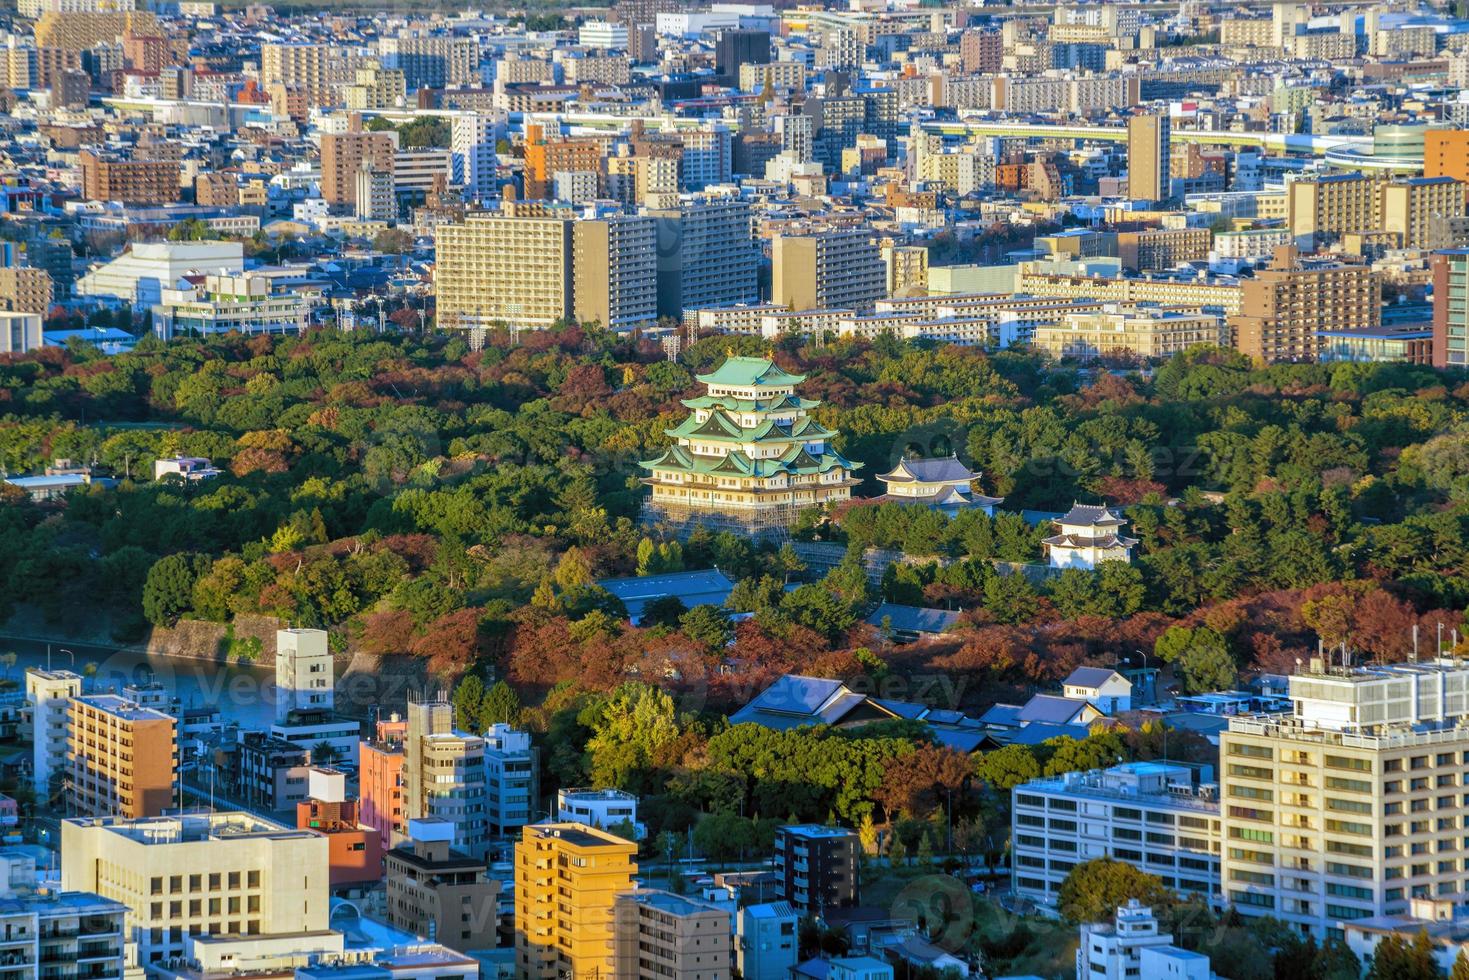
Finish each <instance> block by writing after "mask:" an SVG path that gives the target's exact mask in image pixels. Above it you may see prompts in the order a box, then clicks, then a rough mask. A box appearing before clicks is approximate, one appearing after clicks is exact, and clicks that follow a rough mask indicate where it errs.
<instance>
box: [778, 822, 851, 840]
mask: <svg viewBox="0 0 1469 980" xmlns="http://www.w3.org/2000/svg"><path fill="white" fill-rule="evenodd" d="M780 832H781V833H784V834H787V835H790V836H792V837H810V838H818V837H824V838H832V839H835V838H841V837H852V836H854V832H853V831H851V830H848V829H847V828H846V827H829V826H826V825H825V824H819V823H793V824H787V825H786V826H784V827H781V828H780Z"/></svg>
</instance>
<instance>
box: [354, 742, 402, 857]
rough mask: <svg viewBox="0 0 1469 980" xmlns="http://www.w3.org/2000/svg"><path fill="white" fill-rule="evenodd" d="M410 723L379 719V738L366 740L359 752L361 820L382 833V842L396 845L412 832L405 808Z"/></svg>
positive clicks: (359, 807)
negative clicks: (405, 740)
mask: <svg viewBox="0 0 1469 980" xmlns="http://www.w3.org/2000/svg"><path fill="white" fill-rule="evenodd" d="M407 730H408V723H407V722H406V721H402V722H400V721H398V720H397V718H394V719H393V720H392V721H386V722H383V721H380V722H378V730H377V738H376V739H374V740H373V741H371V742H369V741H366V740H363V742H362V743H361V746H360V747H359V749H358V752H357V763H358V766H359V773H358V780H359V781H358V798H357V819H358V820H359V821H360V822H361V823H362V824H363V826H366V827H371V828H372V829H373V830H376V831H377V833H378V838H379V841H381V842H386V846H388V847H396V846H397V845H398V844H399V842H401V841H402V840H403V839H404V838H405V837H406V836H407V833H408V818H407V815H406V814H405V813H404V811H403V781H404V775H403V762H404V754H403V737H404V736H405V735H406V734H407Z"/></svg>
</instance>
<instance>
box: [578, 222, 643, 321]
mask: <svg viewBox="0 0 1469 980" xmlns="http://www.w3.org/2000/svg"><path fill="white" fill-rule="evenodd" d="M657 228H658V226H657V221H656V219H654V218H652V217H648V216H644V215H628V214H608V215H603V216H601V217H597V218H587V219H583V220H581V221H578V222H576V224H575V225H574V226H573V228H572V287H573V288H572V296H573V299H574V303H573V307H572V309H573V312H574V314H575V316H576V318H577V319H578V320H579V321H581V322H583V323H589V322H596V323H600V324H601V325H602V326H604V327H606V328H608V329H612V330H630V329H632V328H634V327H642V326H648V325H650V324H652V323H654V322H655V321H656V320H657V319H658V255H657V250H658V249H657V246H658V231H657Z"/></svg>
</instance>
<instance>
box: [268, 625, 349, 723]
mask: <svg viewBox="0 0 1469 980" xmlns="http://www.w3.org/2000/svg"><path fill="white" fill-rule="evenodd" d="M334 676H335V671H334V668H333V664H332V652H331V649H330V648H329V647H328V645H327V634H326V630H317V629H283V630H276V632H275V720H276V722H278V723H280V722H284V721H286V720H287V719H288V718H289V717H290V716H291V714H292V713H293V712H298V713H304V712H316V711H331V710H332V708H333V706H334V705H335V703H336V701H335V695H334V693H333V678H334Z"/></svg>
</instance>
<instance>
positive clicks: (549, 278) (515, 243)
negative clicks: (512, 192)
mask: <svg viewBox="0 0 1469 980" xmlns="http://www.w3.org/2000/svg"><path fill="white" fill-rule="evenodd" d="M434 233H435V235H436V236H437V239H438V251H437V258H438V265H437V267H436V270H435V273H434V278H435V284H436V286H437V289H438V302H439V314H438V315H439V325H440V326H442V327H446V328H450V329H455V328H458V329H465V328H470V327H481V326H482V327H489V326H493V325H495V324H504V325H505V326H508V327H510V328H512V329H544V328H546V327H550V326H551V325H553V324H555V323H556V322H557V321H559V320H564V319H566V318H567V317H569V316H571V315H572V312H573V309H572V283H573V269H572V249H571V235H572V220H571V218H570V215H569V212H566V211H564V210H562V211H556V210H553V209H549V208H545V207H540V206H536V205H517V204H506V205H505V206H504V210H503V211H502V212H501V213H499V214H474V215H470V216H469V217H467V218H466V219H465V220H464V221H463V222H462V223H456V224H446V225H439V226H438V227H437V228H435V229H434Z"/></svg>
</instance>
